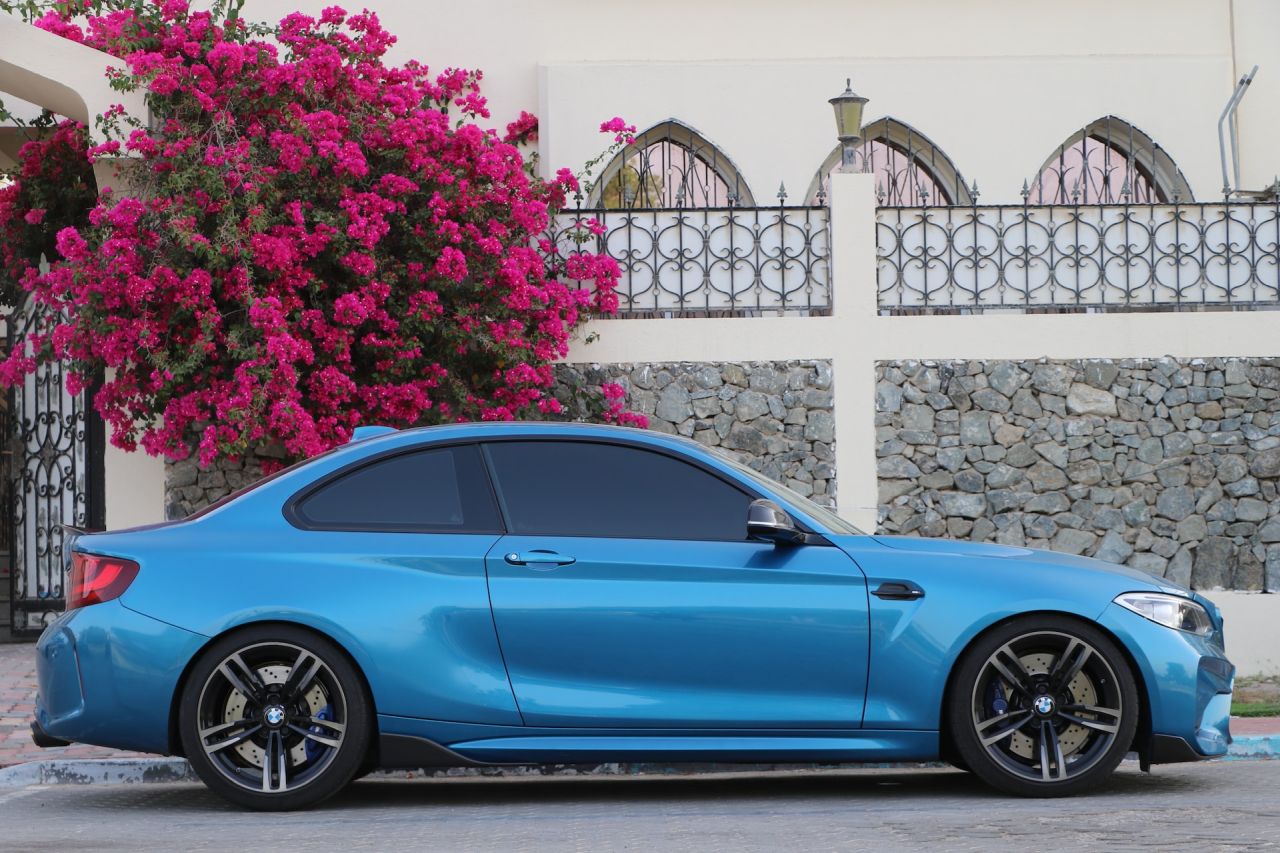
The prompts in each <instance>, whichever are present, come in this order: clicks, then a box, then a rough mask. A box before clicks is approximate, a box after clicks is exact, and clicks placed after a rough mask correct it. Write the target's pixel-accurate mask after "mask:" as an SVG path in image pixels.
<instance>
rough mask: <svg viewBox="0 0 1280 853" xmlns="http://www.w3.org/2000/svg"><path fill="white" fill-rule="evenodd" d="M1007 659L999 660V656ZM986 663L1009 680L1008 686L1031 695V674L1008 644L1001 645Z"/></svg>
mask: <svg viewBox="0 0 1280 853" xmlns="http://www.w3.org/2000/svg"><path fill="white" fill-rule="evenodd" d="M1002 655H1003V656H1004V657H1005V659H1006V660H1007V663H1006V661H1005V660H1001V656H1002ZM987 663H988V665H990V666H991V668H992V669H994V670H995V671H996V672H998V673H1000V675H1002V676H1003V677H1004V680H1005V681H1007V682H1009V686H1010V687H1012V688H1013V689H1014V690H1017V691H1018V692H1019V693H1022V694H1023V695H1026V696H1030V695H1031V692H1030V691H1031V685H1030V682H1031V674H1030V673H1028V672H1027V670H1026V669H1025V668H1024V667H1023V666H1022V661H1021V660H1019V659H1018V656H1017V655H1016V654H1014V652H1013V649H1011V648H1009V646H1007V645H1006V646H1001V647H1000V648H999V649H997V650H996V653H995V654H993V655H992V656H991V657H990V658H989V659H988V660H987Z"/></svg>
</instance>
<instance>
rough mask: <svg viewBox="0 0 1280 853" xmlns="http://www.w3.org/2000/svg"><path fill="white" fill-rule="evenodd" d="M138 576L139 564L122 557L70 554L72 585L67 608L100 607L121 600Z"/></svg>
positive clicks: (68, 591)
mask: <svg viewBox="0 0 1280 853" xmlns="http://www.w3.org/2000/svg"><path fill="white" fill-rule="evenodd" d="M137 576H138V564H137V563H135V562H133V560H122V559H121V558H119V557H100V556H98V555H97V554H81V553H79V552H76V553H73V554H72V555H71V584H70V586H68V587H67V609H68V610H75V609H76V608H77V607H84V606H86V605H89V604H101V603H102V602H104V601H110V600H111V599H113V598H119V597H120V596H121V595H122V594H123V593H124V591H125V590H126V589H128V588H129V584H131V583H133V579H134V578H136V577H137Z"/></svg>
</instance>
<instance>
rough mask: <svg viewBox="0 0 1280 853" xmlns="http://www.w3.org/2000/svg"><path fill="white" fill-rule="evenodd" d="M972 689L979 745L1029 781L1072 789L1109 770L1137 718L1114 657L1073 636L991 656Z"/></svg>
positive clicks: (1028, 640) (1048, 637)
mask: <svg viewBox="0 0 1280 853" xmlns="http://www.w3.org/2000/svg"><path fill="white" fill-rule="evenodd" d="M972 685H973V686H972V692H971V696H970V709H969V710H970V715H971V724H972V727H973V734H974V735H975V736H976V740H977V742H978V744H979V745H980V746H981V748H982V749H983V750H984V751H985V753H986V756H987V757H988V758H989V759H990V761H991V762H992V763H993V764H994V765H996V766H997V767H999V768H1000V769H1001V770H1003V771H1004V772H1006V773H1008V774H1010V775H1011V776H1013V777H1015V778H1016V779H1019V780H1022V781H1025V782H1032V783H1064V782H1069V781H1071V780H1075V779H1077V778H1079V777H1081V776H1083V775H1084V774H1087V773H1089V772H1090V771H1091V770H1093V769H1094V768H1096V767H1099V766H1100V765H1102V764H1104V763H1109V761H1110V759H1111V758H1113V757H1114V756H1115V752H1116V744H1117V738H1119V737H1120V736H1121V733H1122V729H1123V728H1125V721H1126V719H1127V718H1128V715H1129V714H1130V710H1129V709H1128V708H1127V707H1126V701H1125V692H1126V691H1125V690H1124V689H1123V687H1122V684H1121V682H1120V679H1119V678H1118V677H1117V674H1116V671H1115V668H1114V667H1113V666H1112V664H1111V662H1110V661H1109V660H1108V655H1107V654H1105V653H1104V652H1103V651H1102V650H1100V649H1099V648H1097V647H1096V646H1095V645H1094V644H1093V643H1091V642H1088V641H1086V640H1085V639H1082V638H1081V637H1079V636H1076V635H1074V634H1073V633H1066V632H1059V631H1049V630H1039V631H1030V632H1027V633H1023V634H1020V635H1018V636H1015V637H1013V638H1012V639H1010V640H1008V641H1007V642H1004V643H1003V644H1001V645H1000V646H999V647H998V648H996V649H995V651H993V652H991V653H990V654H989V655H988V656H987V658H986V660H985V662H984V663H983V664H982V665H981V666H980V668H979V670H978V675H977V678H976V679H974V681H973V682H972Z"/></svg>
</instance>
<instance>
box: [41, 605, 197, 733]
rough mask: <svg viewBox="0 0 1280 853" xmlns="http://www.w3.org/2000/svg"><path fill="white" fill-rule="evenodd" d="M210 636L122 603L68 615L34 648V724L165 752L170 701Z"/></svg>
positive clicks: (46, 631)
mask: <svg viewBox="0 0 1280 853" xmlns="http://www.w3.org/2000/svg"><path fill="white" fill-rule="evenodd" d="M205 639H206V638H204V637H201V636H200V635H198V634H194V633H192V632H190V631H185V630H183V629H181V628H176V627H174V626H173V625H168V624H165V623H164V622H161V621H158V620H156V619H151V618H149V617H147V616H143V615H142V614H140V613H135V612H134V611H132V610H130V609H128V608H127V607H125V606H124V605H122V604H121V603H120V602H119V601H108V602H106V603H103V604H95V605H93V606H91V607H84V608H81V609H79V610H73V611H71V612H69V613H64V614H63V615H62V616H59V617H58V618H57V619H55V620H54V621H53V622H51V623H50V624H49V626H48V627H47V628H46V629H45V631H44V633H43V634H41V636H40V640H39V642H38V643H37V644H36V677H37V681H38V683H39V685H40V693H39V697H38V699H37V701H36V720H37V721H38V722H39V723H40V725H41V726H42V727H43V728H44V730H45V731H47V732H48V733H49V734H51V735H53V736H54V737H59V738H62V739H64V740H71V741H79V742H82V743H93V744H98V745H99V746H110V747H116V748H119V749H132V750H137V751H139V752H160V753H167V752H168V751H169V711H170V707H171V705H170V703H171V701H172V699H173V695H174V691H175V689H176V688H177V685H178V679H179V677H180V676H181V675H182V672H183V670H184V669H185V668H186V666H187V663H188V662H189V661H190V660H191V658H192V657H193V656H194V655H195V654H196V652H198V651H199V650H200V648H201V646H202V645H203V644H204V642H205Z"/></svg>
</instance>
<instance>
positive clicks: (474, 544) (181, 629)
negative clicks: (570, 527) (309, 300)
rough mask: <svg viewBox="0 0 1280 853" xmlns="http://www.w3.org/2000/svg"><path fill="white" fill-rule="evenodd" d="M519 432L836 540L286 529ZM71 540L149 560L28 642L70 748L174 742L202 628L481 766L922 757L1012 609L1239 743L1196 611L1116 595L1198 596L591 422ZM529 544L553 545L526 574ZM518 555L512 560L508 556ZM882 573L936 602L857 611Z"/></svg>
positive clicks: (305, 474)
mask: <svg viewBox="0 0 1280 853" xmlns="http://www.w3.org/2000/svg"><path fill="white" fill-rule="evenodd" d="M528 436H561V437H565V438H580V437H589V438H595V439H598V440H613V441H625V442H631V443H637V444H641V445H644V446H647V447H650V448H655V449H659V450H663V451H665V452H670V453H675V454H678V455H682V456H685V457H690V458H694V459H696V460H697V461H698V462H699V463H700V464H702V465H703V466H705V467H707V468H710V469H712V470H714V471H715V472H717V473H718V474H719V475H720V476H722V477H725V478H728V479H730V480H732V481H734V482H736V483H738V484H739V485H740V486H741V487H742V488H743V489H745V490H747V491H749V492H751V493H753V494H756V495H758V496H760V497H764V498H768V499H770V500H774V501H775V502H777V503H779V504H780V505H781V506H782V507H783V508H784V509H786V510H787V511H788V512H789V513H790V514H791V515H792V516H793V517H794V518H795V519H796V520H797V521H798V522H799V523H800V524H802V525H804V526H805V527H807V528H808V529H809V530H812V531H814V532H816V533H818V534H822V536H823V537H824V539H825V544H811V545H804V546H797V547H791V546H773V545H767V544H763V543H752V542H746V541H741V542H732V543H730V542H688V541H682V542H673V541H666V540H662V539H659V538H654V539H644V540H607V539H595V538H588V537H516V536H509V537H504V536H502V535H499V534H465V535H461V534H460V535H446V534H436V533H386V532H337V531H307V530H301V529H299V528H297V527H295V526H293V525H292V524H291V523H290V522H289V521H288V520H287V519H286V518H285V515H284V513H283V512H282V507H283V506H284V505H285V504H286V502H287V501H288V500H289V499H290V498H291V497H292V496H293V495H294V494H296V493H297V492H299V491H300V490H301V489H303V488H304V487H306V486H308V485H310V484H312V483H314V482H315V481H317V480H318V479H319V478H321V477H324V476H326V475H328V474H330V473H332V472H334V471H336V470H338V469H339V468H341V467H343V466H345V465H348V464H350V463H353V462H358V461H361V460H365V459H369V458H371V457H374V456H376V455H379V454H383V453H388V452H395V451H399V450H404V449H409V448H413V447H419V446H426V445H429V444H439V443H447V442H456V441H484V440H491V439H501V438H503V437H528ZM744 526H745V519H744ZM656 535H660V532H659V531H655V536H656ZM76 547H77V548H78V549H81V550H84V551H89V552H94V553H101V554H108V555H113V556H119V557H125V558H128V559H132V560H136V561H137V562H138V563H139V564H140V566H141V570H140V572H139V574H138V577H137V579H136V580H135V581H134V583H133V585H132V586H131V587H130V588H129V589H128V590H127V592H126V593H125V594H124V596H123V597H122V598H121V599H120V600H118V601H114V602H108V603H106V604H98V605H93V606H90V607H86V608H82V609H80V610H77V611H73V612H71V613H69V614H66V615H64V616H63V617H61V618H60V619H58V620H56V621H55V622H54V623H53V624H52V625H50V627H49V628H48V629H47V630H46V632H45V634H44V636H43V637H42V638H41V641H40V643H39V646H38V653H39V656H40V661H39V667H38V673H39V680H40V700H39V704H38V709H37V716H38V718H39V720H40V722H41V724H42V725H44V726H45V728H46V729H47V730H48V731H49V732H50V733H51V734H52V735H54V736H56V737H61V738H65V739H68V740H75V741H82V742H86V743H99V744H103V745H108V746H119V747H125V748H129V749H138V750H144V751H156V752H163V751H165V750H166V749H167V748H168V744H169V743H170V733H169V731H168V725H169V712H170V709H171V708H172V707H173V702H174V701H175V699H176V697H177V691H178V689H179V680H180V676H181V673H182V671H183V670H184V668H185V667H186V666H187V665H188V664H189V663H190V662H191V661H192V660H193V659H194V657H195V656H196V655H198V654H199V652H200V650H201V649H202V648H203V647H204V646H205V645H206V644H207V643H208V642H209V641H210V639H211V638H214V637H217V636H219V635H221V634H223V633H225V632H227V631H229V630H234V629H235V628H237V627H239V626H243V625H248V624H254V623H261V622H273V621H274V622H289V623H295V624H298V625H302V626H306V627H309V628H311V629H313V630H316V631H319V632H322V633H324V634H326V635H328V636H330V637H331V638H333V639H334V640H335V641H336V642H337V643H339V644H340V645H341V646H342V647H343V648H345V649H346V650H347V652H348V653H349V654H350V655H351V657H352V659H353V661H354V662H355V663H356V665H357V666H358V667H359V669H360V670H361V672H362V673H363V674H364V676H365V678H366V679H367V681H368V683H369V686H370V689H371V692H372V695H373V699H374V702H375V706H376V711H377V713H378V715H379V716H378V720H379V724H380V727H381V730H382V731H383V732H384V733H388V734H404V735H412V736H417V737H425V738H429V739H431V740H434V741H436V742H438V743H441V744H444V745H449V746H452V747H453V748H455V749H456V750H457V751H458V752H460V753H462V754H464V755H467V756H468V757H472V758H477V759H485V760H501V761H572V760H610V759H622V758H625V759H627V760H646V759H658V758H663V759H664V760H682V759H683V760H717V761H733V760H751V761H755V760H887V759H895V760H896V759H908V758H910V759H925V758H933V757H936V755H937V749H938V730H939V727H940V715H941V710H942V697H943V691H944V689H945V687H946V684H947V678H948V676H949V674H950V672H951V670H952V668H953V667H954V665H955V663H956V661H957V660H958V659H959V656H960V655H961V654H962V652H963V651H964V649H965V648H966V647H967V646H968V644H969V643H971V642H972V641H973V640H974V638H975V637H977V636H979V635H980V634H981V633H982V632H983V631H985V630H987V629H989V628H991V627H992V626H994V625H996V624H998V623H999V622H1001V621H1003V620H1005V619H1008V618H1011V617H1014V616H1018V615H1022V614H1027V613H1059V614H1069V615H1072V616H1075V617H1077V618H1080V619H1082V620H1087V621H1090V622H1093V623H1095V624H1097V625H1099V626H1101V627H1102V628H1103V629H1105V630H1107V631H1109V632H1110V633H1111V634H1112V635H1113V636H1114V637H1115V638H1116V639H1117V640H1118V642H1119V643H1120V644H1121V645H1122V646H1123V647H1124V649H1125V650H1126V651H1127V653H1128V654H1129V655H1130V656H1131V657H1132V658H1133V661H1134V664H1135V670H1136V672H1137V674H1138V675H1139V676H1140V680H1141V682H1142V685H1143V686H1144V688H1145V694H1146V700H1147V703H1148V705H1149V707H1150V711H1151V719H1152V724H1153V730H1154V731H1155V732H1156V733H1159V734H1169V735H1175V736H1178V737H1182V738H1184V739H1186V740H1187V741H1188V742H1190V743H1193V744H1194V745H1195V746H1196V748H1197V749H1198V750H1199V751H1200V752H1201V753H1203V754H1207V755H1210V754H1218V753H1219V752H1220V751H1221V750H1223V749H1225V743H1227V742H1228V741H1229V737H1230V735H1229V732H1228V730H1227V720H1226V716H1225V714H1226V711H1225V709H1226V707H1227V706H1228V704H1229V701H1230V690H1231V677H1232V674H1233V670H1232V669H1231V666H1230V664H1229V663H1228V662H1227V661H1226V659H1225V658H1224V657H1223V654H1222V644H1221V619H1220V616H1218V615H1217V613H1216V610H1214V609H1213V608H1212V605H1209V607H1210V610H1211V613H1212V615H1213V618H1214V620H1215V624H1216V625H1217V627H1218V631H1217V632H1216V633H1215V634H1214V636H1212V637H1208V638H1200V637H1195V636H1193V635H1190V634H1186V633H1183V632H1180V631H1175V630H1172V629H1169V628H1166V627H1163V626H1160V625H1157V624H1155V623H1153V622H1150V621H1148V620H1146V619H1144V618H1142V617H1141V616H1139V615H1137V614H1135V613H1133V612H1131V611H1128V610H1126V609H1124V608H1121V607H1118V606H1115V605H1113V604H1111V602H1112V600H1113V599H1114V598H1115V596H1116V595H1117V594H1119V593H1122V592H1128V591H1134V590H1153V591H1159V590H1164V591H1169V592H1173V593H1174V594H1182V595H1187V594H1189V593H1188V592H1187V591H1186V590H1181V589H1178V588H1175V587H1172V586H1171V585H1170V584H1168V583H1166V582H1165V581H1163V580H1161V579H1158V578H1153V577H1150V576H1148V575H1145V574H1143V573H1141V572H1136V571H1134V570H1131V569H1125V568H1123V567H1118V566H1111V565H1108V564H1105V563H1100V562H1098V561H1094V560H1088V559H1084V558H1079V557H1068V556H1064V555H1059V554H1050V553H1045V552H1036V551H1030V550H1027V549H1017V548H1003V547H1000V546H990V545H976V544H973V543H962V542H942V541H930V540H921V539H893V538H883V537H871V536H864V535H852V534H850V533H849V532H848V530H847V528H845V527H844V526H841V525H840V524H839V522H838V521H834V520H829V519H828V518H827V517H826V516H824V514H823V513H822V511H821V510H817V509H813V508H811V507H810V506H809V505H807V504H806V503H805V502H804V501H803V500H802V499H799V498H797V497H796V496H794V495H793V494H792V493H790V492H788V491H786V490H784V489H781V488H780V487H777V486H776V485H773V484H770V483H768V482H767V481H763V480H762V479H761V478H759V477H758V476H756V475H752V474H750V473H747V472H744V471H742V470H741V469H740V468H738V467H737V466H735V465H733V464H732V463H729V462H726V461H724V460H721V459H720V458H718V457H716V456H714V455H712V454H710V453H709V452H707V451H706V450H705V449H704V448H701V447H700V446H698V445H696V444H694V443H693V442H690V441H687V440H685V439H681V438H678V437H674V436H664V435H659V434H656V433H647V432H641V431H637V430H621V429H617V428H609V427H600V426H589V425H580V424H574V425H568V424H563V425H561V424H485V425H474V424H468V425H456V426H448V427H437V428H431V429H426V430H405V431H396V432H386V433H384V434H380V435H376V436H374V437H371V438H367V439H364V440H361V441H358V442H354V443H351V444H347V445H344V446H343V447H341V448H338V449H336V450H335V451H333V452H330V453H328V454H325V455H323V456H321V457H319V458H317V459H315V460H312V461H311V462H310V463H308V464H306V465H304V466H301V467H297V468H294V469H291V470H288V471H286V472H284V473H282V474H281V475H278V476H276V477H274V478H272V479H270V480H268V481H267V482H264V483H262V484H261V485H259V486H258V487H257V488H255V489H254V490H253V491H251V492H249V493H248V494H246V495H244V496H242V497H240V498H238V499H236V500H232V501H230V502H228V503H226V504H225V505H222V506H220V507H218V508H216V509H213V510H212V511H210V512H208V513H205V514H203V515H200V516H199V517H196V518H193V519H191V520H188V521H186V522H182V523H173V524H168V525H158V526H152V527H149V528H142V529H137V530H132V531H120V532H113V533H106V534H95V535H85V536H82V537H81V538H80V539H79V540H78V542H77V544H76ZM538 551H542V552H550V553H548V554H544V555H543V556H545V557H546V559H542V560H539V559H536V556H537V555H536V553H535V552H538ZM513 552H514V553H517V554H520V555H522V557H523V558H524V559H523V562H524V563H525V565H512V564H510V563H508V562H507V561H506V560H505V559H504V556H505V555H506V554H508V553H513ZM531 555H532V556H534V557H535V559H532V560H530V559H528V558H529V557H530V556H531ZM554 555H559V559H557V558H555V556H554ZM886 581H900V582H910V583H913V584H915V585H918V586H919V587H920V588H922V589H923V590H924V592H925V595H924V597H923V598H920V599H918V600H892V599H885V598H881V597H877V596H875V595H869V592H870V591H874V590H875V589H877V588H878V587H879V585H880V584H881V583H884V582H886ZM1223 697H1225V698H1223ZM672 756H675V757H676V758H672Z"/></svg>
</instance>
